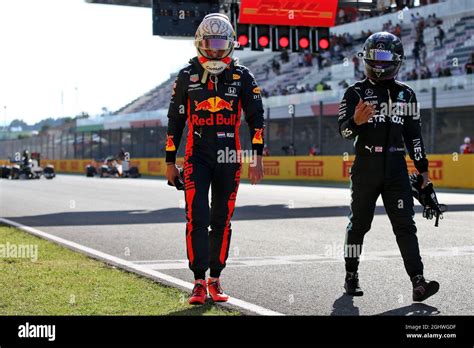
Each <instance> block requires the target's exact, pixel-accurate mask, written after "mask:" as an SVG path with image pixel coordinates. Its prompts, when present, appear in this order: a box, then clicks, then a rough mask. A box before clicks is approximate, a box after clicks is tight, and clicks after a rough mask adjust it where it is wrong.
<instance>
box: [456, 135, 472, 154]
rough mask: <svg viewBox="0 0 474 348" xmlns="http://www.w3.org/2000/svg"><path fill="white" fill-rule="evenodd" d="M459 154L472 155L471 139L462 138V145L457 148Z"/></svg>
mask: <svg viewBox="0 0 474 348" xmlns="http://www.w3.org/2000/svg"><path fill="white" fill-rule="evenodd" d="M459 152H460V153H462V154H465V155H466V154H470V153H472V146H471V138H469V137H465V138H464V144H462V145H461V146H460V147H459Z"/></svg>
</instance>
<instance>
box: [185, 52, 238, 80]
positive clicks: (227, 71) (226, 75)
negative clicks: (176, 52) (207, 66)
mask: <svg viewBox="0 0 474 348" xmlns="http://www.w3.org/2000/svg"><path fill="white" fill-rule="evenodd" d="M235 62H236V61H235V58H232V62H231V63H230V65H229V66H228V67H227V68H226V69H225V70H224V71H223V72H222V73H220V74H219V75H218V76H219V78H223V79H224V80H226V81H232V74H233V72H234V69H235ZM189 64H192V65H194V66H195V67H196V69H198V74H199V78H201V77H202V75H203V74H204V68H203V67H202V66H201V63H199V60H198V57H193V58H191V59H190V60H189Z"/></svg>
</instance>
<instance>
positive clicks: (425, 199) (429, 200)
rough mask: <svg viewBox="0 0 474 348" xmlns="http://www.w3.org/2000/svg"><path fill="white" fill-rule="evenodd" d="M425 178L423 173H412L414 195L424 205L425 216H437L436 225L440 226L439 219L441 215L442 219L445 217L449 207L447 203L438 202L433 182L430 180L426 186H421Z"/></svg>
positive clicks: (411, 180)
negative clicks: (444, 214)
mask: <svg viewBox="0 0 474 348" xmlns="http://www.w3.org/2000/svg"><path fill="white" fill-rule="evenodd" d="M423 180H424V179H423V176H422V175H421V174H412V175H410V183H411V189H412V193H413V197H415V198H416V199H417V200H418V201H419V202H420V204H421V205H422V206H423V217H424V218H426V219H428V220H431V219H433V217H436V221H435V227H438V222H439V219H440V217H441V219H442V218H443V213H444V212H445V211H446V210H448V207H447V206H446V205H445V204H439V203H438V198H437V197H436V193H435V191H434V188H433V183H432V182H429V183H428V184H427V185H426V186H425V187H424V188H421V185H422V184H423Z"/></svg>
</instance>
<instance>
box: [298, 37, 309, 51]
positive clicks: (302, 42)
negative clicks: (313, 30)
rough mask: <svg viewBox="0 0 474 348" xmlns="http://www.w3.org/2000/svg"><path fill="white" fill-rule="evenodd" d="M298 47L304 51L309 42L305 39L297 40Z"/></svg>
mask: <svg viewBox="0 0 474 348" xmlns="http://www.w3.org/2000/svg"><path fill="white" fill-rule="evenodd" d="M299 44H300V47H301V48H303V49H306V48H308V47H309V40H308V38H307V37H302V38H300V40H299Z"/></svg>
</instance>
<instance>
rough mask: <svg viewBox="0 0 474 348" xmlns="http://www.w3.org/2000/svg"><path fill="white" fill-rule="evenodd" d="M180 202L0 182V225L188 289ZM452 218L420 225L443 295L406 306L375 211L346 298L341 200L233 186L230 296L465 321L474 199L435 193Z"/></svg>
mask: <svg viewBox="0 0 474 348" xmlns="http://www.w3.org/2000/svg"><path fill="white" fill-rule="evenodd" d="M183 198H184V196H183V193H182V192H181V191H180V192H178V191H176V190H175V189H174V188H171V187H169V186H167V185H166V183H165V181H164V180H158V179H100V178H86V177H83V176H74V175H58V176H57V177H56V178H55V179H53V180H45V179H44V178H42V179H41V180H31V181H23V180H22V181H11V180H0V216H1V217H4V218H7V219H10V220H13V221H15V222H18V223H21V224H23V225H26V226H30V227H34V228H36V229H39V230H41V231H44V232H47V233H50V234H52V235H55V236H58V237H61V238H64V239H66V240H69V241H73V242H76V243H78V244H81V245H84V246H86V247H89V248H93V249H96V250H99V251H101V252H104V253H107V254H110V255H113V256H116V257H119V258H121V259H124V260H128V261H133V262H134V263H136V264H137V265H142V266H146V267H149V268H150V269H153V270H158V271H160V272H162V273H165V274H168V275H171V276H173V277H176V278H180V279H182V280H185V281H188V282H192V281H193V278H192V274H191V272H190V271H189V270H188V268H187V261H186V249H185V232H184V228H185V223H184V199H183ZM438 199H439V201H440V202H442V203H445V204H448V205H449V211H448V212H447V213H446V214H445V216H444V219H443V220H441V221H440V227H438V228H435V227H434V226H433V224H434V221H433V220H431V221H428V220H425V219H423V218H422V216H421V214H420V213H419V212H420V210H419V209H417V214H416V218H415V219H416V222H417V226H418V238H419V241H420V248H421V251H422V256H423V261H424V264H425V276H426V277H427V278H428V279H436V280H438V281H439V282H440V284H441V288H440V292H439V293H438V294H437V295H435V296H434V297H432V298H430V299H428V300H427V301H426V302H425V303H423V304H418V303H413V302H412V300H411V283H410V282H409V279H408V276H407V275H406V273H405V270H404V267H403V262H402V259H401V257H400V252H399V250H398V247H397V244H396V241H395V236H394V235H393V232H392V230H391V226H390V223H389V220H388V218H387V216H386V215H385V212H384V208H383V207H382V202H381V199H379V201H378V203H377V205H378V207H377V209H376V216H375V218H374V221H373V224H372V230H371V231H370V232H369V233H368V234H367V235H366V237H365V244H364V253H363V258H362V262H361V266H360V270H359V273H360V280H361V285H362V287H363V289H364V291H365V295H364V296H363V297H354V298H352V297H350V296H347V295H344V293H343V291H344V289H343V280H344V263H343V258H342V246H343V242H344V234H345V228H346V225H347V222H348V220H347V214H348V212H349V207H348V205H349V202H350V192H349V189H348V188H335V187H314V186H309V187H308V186H307V187H305V186H287V185H257V186H251V185H249V184H245V183H243V184H241V186H240V189H239V194H238V197H237V204H236V211H235V214H234V218H233V220H232V221H233V223H232V228H233V237H232V241H231V249H230V258H229V261H228V267H227V268H226V269H225V270H224V272H223V274H222V283H223V286H224V288H225V290H226V292H227V293H229V294H230V295H231V296H234V297H236V298H238V299H241V300H244V301H247V302H249V303H252V304H256V305H258V306H261V307H264V308H267V309H270V310H273V311H276V312H279V313H283V314H291V315H379V314H381V315H473V314H474V305H473V301H472V298H473V295H474V291H473V289H474V285H473V282H472V279H473V278H474V277H473V276H474V271H473V269H474V267H473V265H474V264H473V255H474V234H473V232H474V227H473V226H474V213H473V211H474V195H473V194H468V193H457V192H451V193H450V192H442V193H438Z"/></svg>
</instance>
